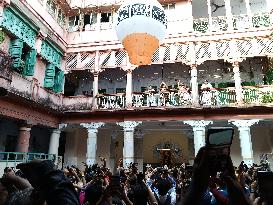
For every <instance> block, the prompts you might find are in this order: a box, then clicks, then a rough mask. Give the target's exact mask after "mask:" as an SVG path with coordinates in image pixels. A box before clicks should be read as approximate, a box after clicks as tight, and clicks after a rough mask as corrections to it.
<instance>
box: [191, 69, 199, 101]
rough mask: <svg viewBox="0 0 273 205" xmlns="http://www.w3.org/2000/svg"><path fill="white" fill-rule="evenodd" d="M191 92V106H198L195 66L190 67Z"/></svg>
mask: <svg viewBox="0 0 273 205" xmlns="http://www.w3.org/2000/svg"><path fill="white" fill-rule="evenodd" d="M191 90H192V91H191V92H192V104H193V105H195V106H198V105H199V93H198V82H197V65H195V64H193V65H191Z"/></svg>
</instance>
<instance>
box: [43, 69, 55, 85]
mask: <svg viewBox="0 0 273 205" xmlns="http://www.w3.org/2000/svg"><path fill="white" fill-rule="evenodd" d="M54 77H55V66H54V65H53V64H48V65H47V66H46V71H45V79H44V87H45V88H52V87H53V86H54Z"/></svg>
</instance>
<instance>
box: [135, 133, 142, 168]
mask: <svg viewBox="0 0 273 205" xmlns="http://www.w3.org/2000/svg"><path fill="white" fill-rule="evenodd" d="M143 136H144V134H143V133H142V131H141V130H140V129H138V130H137V131H135V146H134V149H135V150H136V151H135V162H136V163H137V164H138V166H137V167H138V171H140V172H143Z"/></svg>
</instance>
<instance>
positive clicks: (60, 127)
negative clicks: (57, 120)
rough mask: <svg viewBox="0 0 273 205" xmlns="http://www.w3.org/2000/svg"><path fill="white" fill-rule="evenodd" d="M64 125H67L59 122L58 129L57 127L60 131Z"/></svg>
mask: <svg viewBox="0 0 273 205" xmlns="http://www.w3.org/2000/svg"><path fill="white" fill-rule="evenodd" d="M66 127H67V124H65V123H61V124H59V127H58V129H59V130H60V131H62V130H64V129H65V128H66Z"/></svg>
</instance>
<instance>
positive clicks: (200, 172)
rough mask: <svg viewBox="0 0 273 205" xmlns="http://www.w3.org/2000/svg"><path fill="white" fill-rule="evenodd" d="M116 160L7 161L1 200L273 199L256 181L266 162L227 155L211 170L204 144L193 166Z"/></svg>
mask: <svg viewBox="0 0 273 205" xmlns="http://www.w3.org/2000/svg"><path fill="white" fill-rule="evenodd" d="M118 164H119V165H118V166H117V168H115V170H114V171H113V172H111V170H110V169H109V168H107V167H106V160H105V158H101V163H100V164H94V165H92V166H88V165H86V164H85V170H80V169H79V168H77V167H75V166H72V167H66V168H64V169H63V170H57V169H56V168H55V166H54V163H53V162H52V161H47V160H45V161H39V160H34V161H32V162H29V163H23V164H19V165H17V167H16V169H14V168H8V167H7V168H6V169H5V170H4V175H3V176H2V178H1V180H0V205H2V204H3V205H29V204H35V205H44V204H48V205H110V204H116V205H122V204H126V205H132V204H134V205H147V204H153V205H156V204H158V205H175V204H178V205H271V204H273V201H271V199H272V198H273V197H272V195H273V193H272V195H271V194H270V195H269V196H268V197H266V198H262V197H260V194H259V184H258V181H257V171H258V170H259V169H263V170H264V169H268V168H269V167H268V166H264V165H263V166H257V165H253V166H252V167H248V166H247V165H245V163H244V162H242V163H241V164H240V165H239V166H238V167H234V166H233V164H232V161H231V159H230V158H229V159H228V163H227V168H226V170H225V171H223V172H217V173H213V174H212V173H211V172H210V170H209V160H208V156H207V154H206V151H205V149H203V148H201V149H200V151H199V153H198V154H197V156H196V158H195V160H194V165H193V166H191V165H189V164H185V163H183V164H181V165H180V166H174V167H167V166H166V165H165V166H163V167H152V166H147V167H146V170H145V172H144V173H142V172H139V171H138V168H137V166H136V164H130V166H128V168H124V167H122V160H120V161H119V163H118ZM267 171H269V170H267ZM269 184H270V183H269ZM271 184H273V179H272V183H271Z"/></svg>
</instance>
